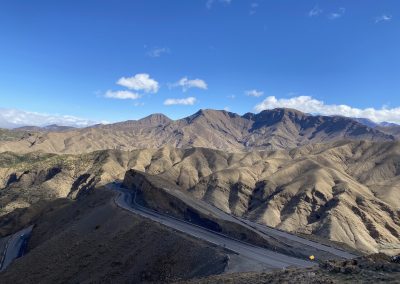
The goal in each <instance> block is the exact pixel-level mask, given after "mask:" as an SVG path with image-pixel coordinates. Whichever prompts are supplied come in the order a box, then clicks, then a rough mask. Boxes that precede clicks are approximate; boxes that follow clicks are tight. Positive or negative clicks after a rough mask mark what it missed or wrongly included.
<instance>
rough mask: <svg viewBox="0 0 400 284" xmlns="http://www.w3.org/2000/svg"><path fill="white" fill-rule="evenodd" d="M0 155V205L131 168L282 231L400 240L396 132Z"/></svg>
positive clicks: (381, 243) (357, 243) (61, 192)
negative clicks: (276, 142)
mask: <svg viewBox="0 0 400 284" xmlns="http://www.w3.org/2000/svg"><path fill="white" fill-rule="evenodd" d="M0 157H1V159H0V161H2V163H1V168H0V172H1V182H2V189H1V190H0V203H1V208H2V211H1V212H2V214H6V213H8V212H11V211H13V210H14V209H15V208H23V207H28V206H29V205H30V204H34V203H36V202H37V201H38V200H44V199H48V200H52V199H55V198H59V197H67V196H68V197H71V198H75V197H77V196H79V195H84V194H85V192H88V191H90V190H91V189H94V188H95V187H96V186H100V185H103V184H106V183H108V182H110V181H114V180H122V179H123V178H124V176H125V172H126V171H127V170H129V169H134V170H137V171H142V172H146V173H147V174H150V175H153V176H157V177H160V178H163V179H164V180H168V181H169V182H170V183H172V184H174V185H175V186H177V187H178V188H179V189H180V190H181V191H182V192H184V193H185V194H189V195H191V196H193V197H195V198H197V199H201V200H204V201H206V202H208V203H210V204H212V205H214V206H216V207H218V208H220V209H221V210H223V211H225V212H228V213H231V214H234V215H237V216H241V217H244V218H249V219H251V220H255V221H257V222H260V223H263V224H267V225H270V226H273V227H277V228H280V229H283V230H286V231H291V232H298V233H303V234H314V235H318V236H320V237H324V238H327V239H330V240H333V241H337V242H343V243H346V244H348V245H350V246H352V247H354V248H357V249H359V250H361V251H364V252H378V251H384V252H388V253H389V252H390V253H396V252H398V251H399V247H400V240H399V239H400V211H399V207H400V203H399V200H400V199H399V165H400V162H399V161H400V144H399V143H398V142H365V141H364V142H362V141H360V142H356V141H347V142H345V141H340V142H335V143H330V144H329V143H323V144H313V145H311V144H310V145H305V146H303V147H299V148H296V149H293V150H269V151H251V152H242V153H228V152H224V151H218V150H212V149H205V148H190V149H177V148H173V147H163V148H160V149H143V150H133V151H118V150H107V151H98V152H93V153H89V154H82V155H55V154H40V153H31V154H25V155H22V154H20V155H18V154H14V153H2V154H1V155H0ZM11 223H12V222H11ZM11 223H7V224H11ZM4 226H6V225H4Z"/></svg>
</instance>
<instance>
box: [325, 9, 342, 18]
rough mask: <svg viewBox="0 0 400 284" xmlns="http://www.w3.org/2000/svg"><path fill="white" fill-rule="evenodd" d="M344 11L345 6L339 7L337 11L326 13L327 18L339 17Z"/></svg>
mask: <svg viewBox="0 0 400 284" xmlns="http://www.w3.org/2000/svg"><path fill="white" fill-rule="evenodd" d="M345 12H346V9H345V8H339V10H338V11H337V12H333V13H330V14H329V15H328V18H329V19H330V20H336V19H339V18H341V17H342V16H343V15H344V13H345Z"/></svg>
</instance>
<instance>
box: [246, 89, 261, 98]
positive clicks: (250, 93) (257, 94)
mask: <svg viewBox="0 0 400 284" xmlns="http://www.w3.org/2000/svg"><path fill="white" fill-rule="evenodd" d="M245 94H246V96H250V97H261V96H262V95H264V92H262V91H257V90H254V89H253V90H248V91H246V92H245Z"/></svg>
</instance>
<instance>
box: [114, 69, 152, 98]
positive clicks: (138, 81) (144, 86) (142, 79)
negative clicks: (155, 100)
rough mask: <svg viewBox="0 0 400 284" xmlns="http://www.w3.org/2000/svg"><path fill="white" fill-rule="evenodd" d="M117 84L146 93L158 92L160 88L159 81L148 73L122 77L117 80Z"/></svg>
mask: <svg viewBox="0 0 400 284" xmlns="http://www.w3.org/2000/svg"><path fill="white" fill-rule="evenodd" d="M117 84H118V85H120V86H123V87H126V88H128V89H130V90H135V91H144V92H146V93H157V92H158V89H159V85H158V82H157V81H156V80H154V79H152V78H150V75H149V74H146V73H141V74H136V75H135V76H133V77H122V78H120V79H119V80H118V81H117Z"/></svg>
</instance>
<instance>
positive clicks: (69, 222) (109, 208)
mask: <svg viewBox="0 0 400 284" xmlns="http://www.w3.org/2000/svg"><path fill="white" fill-rule="evenodd" d="M113 200H114V199H113V194H112V193H111V192H109V191H103V190H101V189H98V190H96V191H94V192H92V193H91V194H89V195H88V196H86V197H85V198H82V199H80V200H78V201H76V202H71V201H68V200H65V199H64V200H62V199H60V200H56V201H53V202H49V203H48V204H46V205H44V206H42V207H41V208H40V209H39V210H36V211H35V212H33V210H25V212H23V213H24V214H22V215H21V216H20V219H29V220H31V222H32V223H35V227H34V229H33V231H32V236H31V238H30V240H29V243H28V253H27V254H26V255H25V256H24V257H22V258H19V259H17V260H15V261H14V262H13V263H12V264H11V265H10V266H9V267H8V268H7V269H6V270H5V271H3V272H2V273H1V274H0V279H1V280H0V282H1V283H2V284H6V283H149V282H152V283H166V282H171V281H177V280H188V279H191V278H193V277H201V276H207V275H212V274H217V273H222V272H223V271H224V269H225V267H226V265H227V264H228V255H227V252H226V251H224V250H223V249H222V248H219V247H216V246H213V245H210V244H209V243H206V242H203V241H200V240H198V239H195V238H191V237H190V236H188V235H185V234H182V233H179V232H176V231H174V230H172V229H168V228H167V227H165V226H162V225H160V224H157V223H153V222H151V221H149V220H147V219H143V218H142V217H140V216H137V215H134V214H131V213H129V212H126V211H124V210H121V209H120V208H118V207H117V206H116V205H115V204H114V202H113ZM1 220H2V219H1V218H0V222H1Z"/></svg>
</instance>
